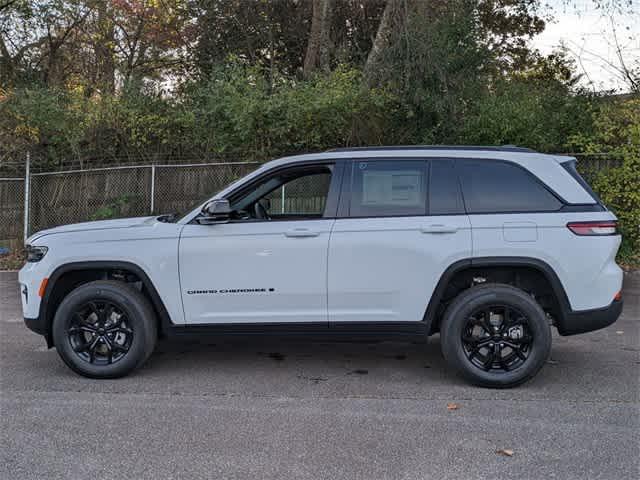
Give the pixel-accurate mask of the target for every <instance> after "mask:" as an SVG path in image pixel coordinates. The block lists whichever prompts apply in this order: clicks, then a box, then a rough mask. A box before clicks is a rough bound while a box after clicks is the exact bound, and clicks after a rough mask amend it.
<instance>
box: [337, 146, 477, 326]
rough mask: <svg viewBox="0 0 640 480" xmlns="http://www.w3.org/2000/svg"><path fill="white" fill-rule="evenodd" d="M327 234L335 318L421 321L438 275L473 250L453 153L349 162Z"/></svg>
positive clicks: (345, 320) (355, 320) (358, 320)
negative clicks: (451, 157) (440, 156)
mask: <svg viewBox="0 0 640 480" xmlns="http://www.w3.org/2000/svg"><path fill="white" fill-rule="evenodd" d="M338 217H339V218H338V219H337V220H336V222H335V224H334V226H333V229H332V232H331V237H330V241H329V261H328V309H329V321H330V322H401V321H421V320H422V319H423V317H424V314H425V311H426V307H427V304H428V302H429V298H430V296H431V294H432V293H433V291H434V289H435V287H436V284H437V282H438V280H439V279H440V276H441V275H442V273H443V272H444V270H445V269H446V268H447V267H448V266H449V265H451V264H452V263H453V262H455V261H457V260H459V259H462V258H469V257H470V256H471V229H470V223H469V219H468V217H467V216H466V214H465V213H464V208H463V204H462V200H461V195H460V191H459V185H458V181H457V178H456V176H455V172H454V169H453V165H452V163H451V162H450V161H448V160H445V159H443V160H440V159H438V160H430V161H428V160H424V159H402V158H398V159H358V160H353V161H352V162H351V165H350V166H349V165H347V166H346V167H345V179H344V181H343V189H342V194H341V199H340V207H339V211H338Z"/></svg>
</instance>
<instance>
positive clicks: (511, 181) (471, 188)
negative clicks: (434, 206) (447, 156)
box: [457, 160, 562, 213]
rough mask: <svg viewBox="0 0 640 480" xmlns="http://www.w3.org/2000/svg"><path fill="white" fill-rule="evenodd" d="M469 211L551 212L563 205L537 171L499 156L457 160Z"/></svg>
mask: <svg viewBox="0 0 640 480" xmlns="http://www.w3.org/2000/svg"><path fill="white" fill-rule="evenodd" d="M457 165H458V173H459V175H460V181H461V183H462V192H463V194H464V201H465V205H466V207H467V212H468V213H501V212H549V211H555V210H558V209H560V208H561V207H562V204H561V203H560V201H559V200H558V199H557V198H556V197H555V196H554V195H553V194H552V193H551V192H549V191H548V190H547V189H546V188H545V187H544V186H543V185H542V184H541V183H540V181H539V180H537V179H536V178H535V177H534V176H533V174H531V173H529V172H527V171H526V170H525V169H524V168H521V167H519V166H517V165H513V164H510V163H507V162H501V161H497V160H457Z"/></svg>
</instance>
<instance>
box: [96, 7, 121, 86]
mask: <svg viewBox="0 0 640 480" xmlns="http://www.w3.org/2000/svg"><path fill="white" fill-rule="evenodd" d="M107 8H108V7H107V2H104V3H102V2H101V3H100V4H99V5H98V20H97V23H98V24H97V27H98V40H97V42H96V43H95V55H96V69H97V72H96V73H97V75H96V77H97V78H96V84H97V87H98V89H99V90H100V92H102V93H113V92H114V91H115V68H116V67H115V62H114V52H113V45H114V43H115V26H114V23H113V18H112V17H111V12H109V11H107Z"/></svg>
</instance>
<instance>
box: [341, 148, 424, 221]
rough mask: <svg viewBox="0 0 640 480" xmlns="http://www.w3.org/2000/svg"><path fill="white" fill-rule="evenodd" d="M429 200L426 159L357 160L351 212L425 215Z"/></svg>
mask: <svg viewBox="0 0 640 480" xmlns="http://www.w3.org/2000/svg"><path fill="white" fill-rule="evenodd" d="M426 201H427V198H426V162H425V161H424V160H407V161H404V160H400V161H397V160H375V161H359V160H356V161H354V162H353V176H352V187H351V202H350V205H349V215H350V216H352V217H387V216H409V215H425V213H426Z"/></svg>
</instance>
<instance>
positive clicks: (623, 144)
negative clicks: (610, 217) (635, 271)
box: [570, 98, 640, 265]
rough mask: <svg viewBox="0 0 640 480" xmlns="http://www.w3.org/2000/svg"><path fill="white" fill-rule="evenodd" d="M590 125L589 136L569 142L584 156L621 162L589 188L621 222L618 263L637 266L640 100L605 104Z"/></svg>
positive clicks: (639, 245)
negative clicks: (608, 156)
mask: <svg viewBox="0 0 640 480" xmlns="http://www.w3.org/2000/svg"><path fill="white" fill-rule="evenodd" d="M593 121H594V129H593V133H592V134H590V135H585V134H583V133H581V134H576V135H574V136H573V137H572V138H571V139H570V141H571V143H572V144H573V145H574V146H575V147H576V148H579V149H581V151H584V152H585V153H597V152H608V153H610V154H611V155H612V156H617V157H619V158H621V159H622V165H621V166H620V167H617V168H612V169H610V170H606V171H604V172H601V173H600V174H599V175H597V176H596V178H595V179H594V181H593V182H592V184H593V187H594V189H595V190H596V192H597V193H598V194H599V195H600V197H601V198H602V201H603V202H604V203H605V205H607V207H608V208H610V209H611V210H612V211H613V212H614V213H615V214H616V215H617V217H618V219H619V221H620V229H621V231H622V236H623V243H622V247H621V249H620V259H621V260H622V261H623V262H624V263H627V264H631V265H640V99H639V98H632V99H630V100H626V101H620V102H610V103H604V104H602V105H601V107H600V109H599V110H598V111H596V112H595V113H594V116H593Z"/></svg>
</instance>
